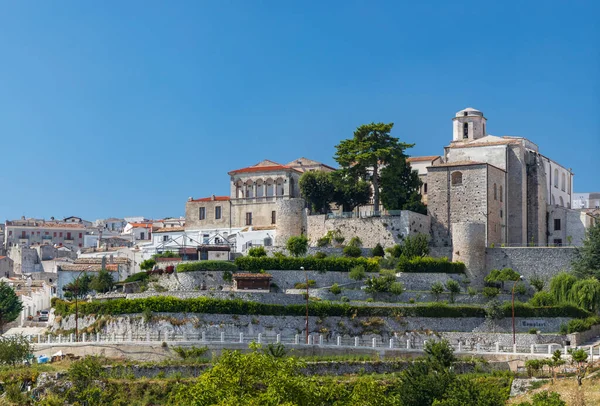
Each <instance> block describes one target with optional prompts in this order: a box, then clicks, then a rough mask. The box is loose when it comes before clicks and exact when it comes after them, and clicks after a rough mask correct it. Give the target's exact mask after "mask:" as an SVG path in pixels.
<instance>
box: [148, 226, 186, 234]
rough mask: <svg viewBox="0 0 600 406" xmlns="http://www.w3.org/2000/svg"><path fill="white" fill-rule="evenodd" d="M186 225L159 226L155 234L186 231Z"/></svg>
mask: <svg viewBox="0 0 600 406" xmlns="http://www.w3.org/2000/svg"><path fill="white" fill-rule="evenodd" d="M184 230H185V227H163V228H157V229H156V230H154V234H156V233H168V232H175V231H178V232H179V231H184Z"/></svg>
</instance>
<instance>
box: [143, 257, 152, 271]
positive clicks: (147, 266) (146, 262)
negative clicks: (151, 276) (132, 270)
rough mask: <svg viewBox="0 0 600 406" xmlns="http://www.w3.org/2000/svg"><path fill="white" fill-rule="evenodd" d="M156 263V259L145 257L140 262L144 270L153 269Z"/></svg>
mask: <svg viewBox="0 0 600 406" xmlns="http://www.w3.org/2000/svg"><path fill="white" fill-rule="evenodd" d="M154 265H156V261H155V260H153V259H145V260H143V261H142V262H141V263H140V269H142V270H144V271H151V270H152V268H154Z"/></svg>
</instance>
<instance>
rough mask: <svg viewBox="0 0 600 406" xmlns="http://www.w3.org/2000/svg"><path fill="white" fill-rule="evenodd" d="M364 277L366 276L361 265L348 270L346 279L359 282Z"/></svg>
mask: <svg viewBox="0 0 600 406" xmlns="http://www.w3.org/2000/svg"><path fill="white" fill-rule="evenodd" d="M365 276H367V274H366V272H365V267H364V266H362V265H357V266H355V267H354V268H352V269H351V270H350V273H349V274H348V277H349V278H350V279H353V280H355V281H361V280H363V279H365Z"/></svg>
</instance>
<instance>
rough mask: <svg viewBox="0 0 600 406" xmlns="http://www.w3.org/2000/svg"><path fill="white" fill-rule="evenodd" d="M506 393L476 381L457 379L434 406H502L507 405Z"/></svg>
mask: <svg viewBox="0 0 600 406" xmlns="http://www.w3.org/2000/svg"><path fill="white" fill-rule="evenodd" d="M504 392H505V391H502V390H500V389H499V388H496V387H493V386H491V387H490V385H486V383H485V382H480V381H476V380H475V379H465V378H461V379H457V380H455V381H454V382H453V383H452V385H450V387H449V388H448V390H447V391H446V392H445V393H444V395H443V397H442V398H441V399H436V400H435V401H434V402H433V406H502V405H504V404H505V403H506V398H507V396H506V395H505V393H504Z"/></svg>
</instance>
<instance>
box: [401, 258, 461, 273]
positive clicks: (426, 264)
mask: <svg viewBox="0 0 600 406" xmlns="http://www.w3.org/2000/svg"><path fill="white" fill-rule="evenodd" d="M396 268H397V269H398V271H399V272H415V273H465V270H466V267H465V264H463V263H462V262H450V261H448V258H431V257H415V258H413V259H407V258H406V257H402V258H401V259H400V261H399V262H398V265H397V266H396Z"/></svg>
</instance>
